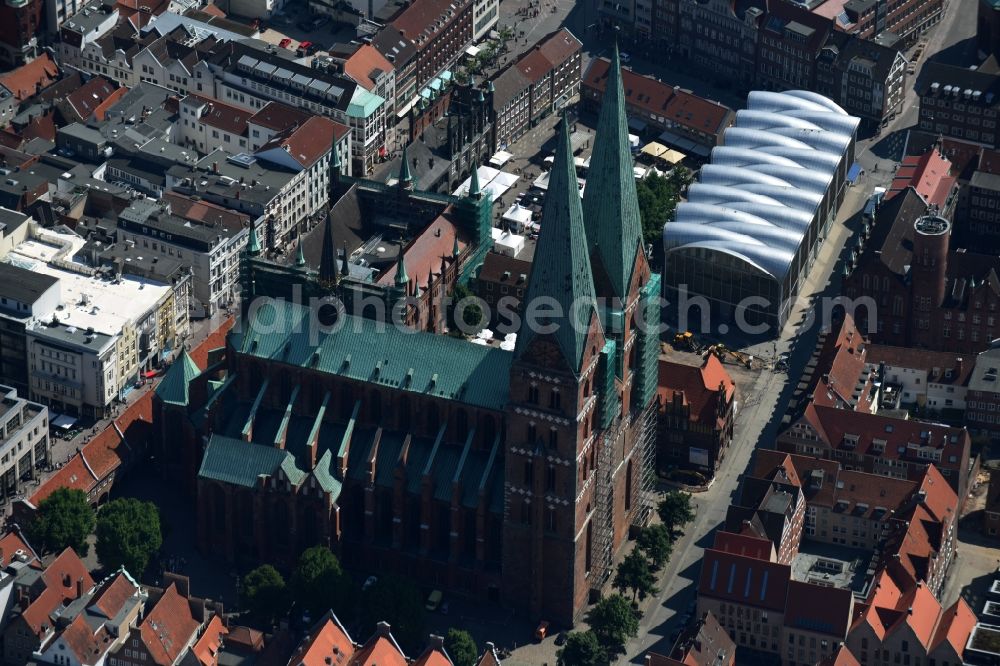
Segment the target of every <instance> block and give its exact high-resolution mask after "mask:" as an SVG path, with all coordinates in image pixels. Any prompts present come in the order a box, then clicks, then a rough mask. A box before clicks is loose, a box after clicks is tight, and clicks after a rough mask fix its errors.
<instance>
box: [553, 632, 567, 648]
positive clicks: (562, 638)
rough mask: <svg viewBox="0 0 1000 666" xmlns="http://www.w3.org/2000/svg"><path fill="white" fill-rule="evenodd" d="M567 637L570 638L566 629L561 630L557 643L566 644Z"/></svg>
mask: <svg viewBox="0 0 1000 666" xmlns="http://www.w3.org/2000/svg"><path fill="white" fill-rule="evenodd" d="M567 638H568V635H567V634H566V632H565V631H560V632H559V635H558V636H556V645H565V644H566V639H567Z"/></svg>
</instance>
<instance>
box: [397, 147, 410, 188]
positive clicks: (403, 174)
mask: <svg viewBox="0 0 1000 666" xmlns="http://www.w3.org/2000/svg"><path fill="white" fill-rule="evenodd" d="M398 180H399V185H401V186H402V187H412V186H413V176H412V175H411V174H410V161H409V160H408V159H407V158H406V146H405V145H404V146H403V155H402V157H400V160H399V177H398Z"/></svg>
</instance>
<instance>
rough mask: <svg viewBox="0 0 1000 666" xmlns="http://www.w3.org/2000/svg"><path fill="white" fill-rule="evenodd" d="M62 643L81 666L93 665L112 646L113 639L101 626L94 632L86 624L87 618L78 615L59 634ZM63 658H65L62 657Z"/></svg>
mask: <svg viewBox="0 0 1000 666" xmlns="http://www.w3.org/2000/svg"><path fill="white" fill-rule="evenodd" d="M60 637H61V638H62V641H63V642H64V643H65V644H66V647H67V648H69V650H70V652H72V653H73V655H74V656H75V657H76V661H77V662H79V663H81V664H95V663H97V662H98V661H100V659H101V655H102V654H103V653H104V652H106V651H107V650H108V649H109V648H110V647H111V645H112V640H114V637H113V636H112V635H111V633H110V632H109V631H108V630H107V628H105V626H104V625H103V624H102V625H101V626H100V627H99V628H98V629H97V631H94V630H93V629H92V628H91V627H90V625H89V624H87V617H86V615H84V614H83V613H80V614H79V615H77V616H76V617H75V618H73V621H72V622H70V623H69V625H68V626H67V627H66V628H65V629H63V630H62V633H61V634H60ZM64 658H65V657H64Z"/></svg>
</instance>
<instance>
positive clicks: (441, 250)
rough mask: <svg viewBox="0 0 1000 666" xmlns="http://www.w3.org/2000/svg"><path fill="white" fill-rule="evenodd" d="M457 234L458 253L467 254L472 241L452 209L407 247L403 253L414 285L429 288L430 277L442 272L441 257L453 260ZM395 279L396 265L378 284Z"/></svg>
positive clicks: (440, 216)
mask: <svg viewBox="0 0 1000 666" xmlns="http://www.w3.org/2000/svg"><path fill="white" fill-rule="evenodd" d="M456 235H457V236H458V248H459V252H460V253H461V252H464V251H465V249H466V248H467V247H468V246H469V241H468V239H467V238H466V237H465V234H464V233H463V232H462V230H461V227H460V226H459V225H458V224H456V223H455V221H454V220H453V219H452V210H451V208H447V209H445V211H444V212H443V213H442V214H441V215H439V216H438V217H437V218H436V219H435V220H434V221H433V222H431V223H430V224H429V225H428V226H427V227H426V228H425V229H424V230H423V231H421V232H420V235H418V236H417V237H416V238H414V239H413V240H412V241H411V242H410V244H409V245H407V246H406V249H405V250H404V251H403V262H404V264H405V265H406V274H407V276H408V277H409V278H410V281H411V282H415V283H416V284H417V285H419V286H420V288H421V289H423V288H425V287H426V286H427V277H428V275H430V273H431V272H434V273H438V272H440V270H441V257H448V259H449V260H450V259H451V256H452V253H453V252H454V249H455V236H456ZM395 279H396V266H395V265H393V266H391V267H390V268H387V269H386V270H385V272H383V273H382V274H381V275H379V277H378V283H379V284H393V281H394V280H395Z"/></svg>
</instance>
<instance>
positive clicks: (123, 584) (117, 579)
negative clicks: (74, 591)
mask: <svg viewBox="0 0 1000 666" xmlns="http://www.w3.org/2000/svg"><path fill="white" fill-rule="evenodd" d="M138 591H139V588H138V587H136V585H135V583H134V582H133V581H132V580H131V579H130V578H129V577H128V575H127V574H125V573H124V572H122V571H119V572H118V573H116V574H115V575H114V576H113V577H112V578H111V579H110V580H105V581H103V582H102V583H101V585H100V586H99V587H98V588H97V589H96V590H94V595H93V596H92V597H91V599H90V604H89V606H88V608H90V609H91V610H93V611H95V612H98V613H100V614H101V615H103V616H104V617H106V618H108V619H111V618H113V617H114V616H115V615H117V614H118V613H119V612H120V611H121V609H122V608H124V607H125V602H127V601H128V600H129V599H131V598H132V597H133V596H135V594H136V593H137V592H138Z"/></svg>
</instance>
